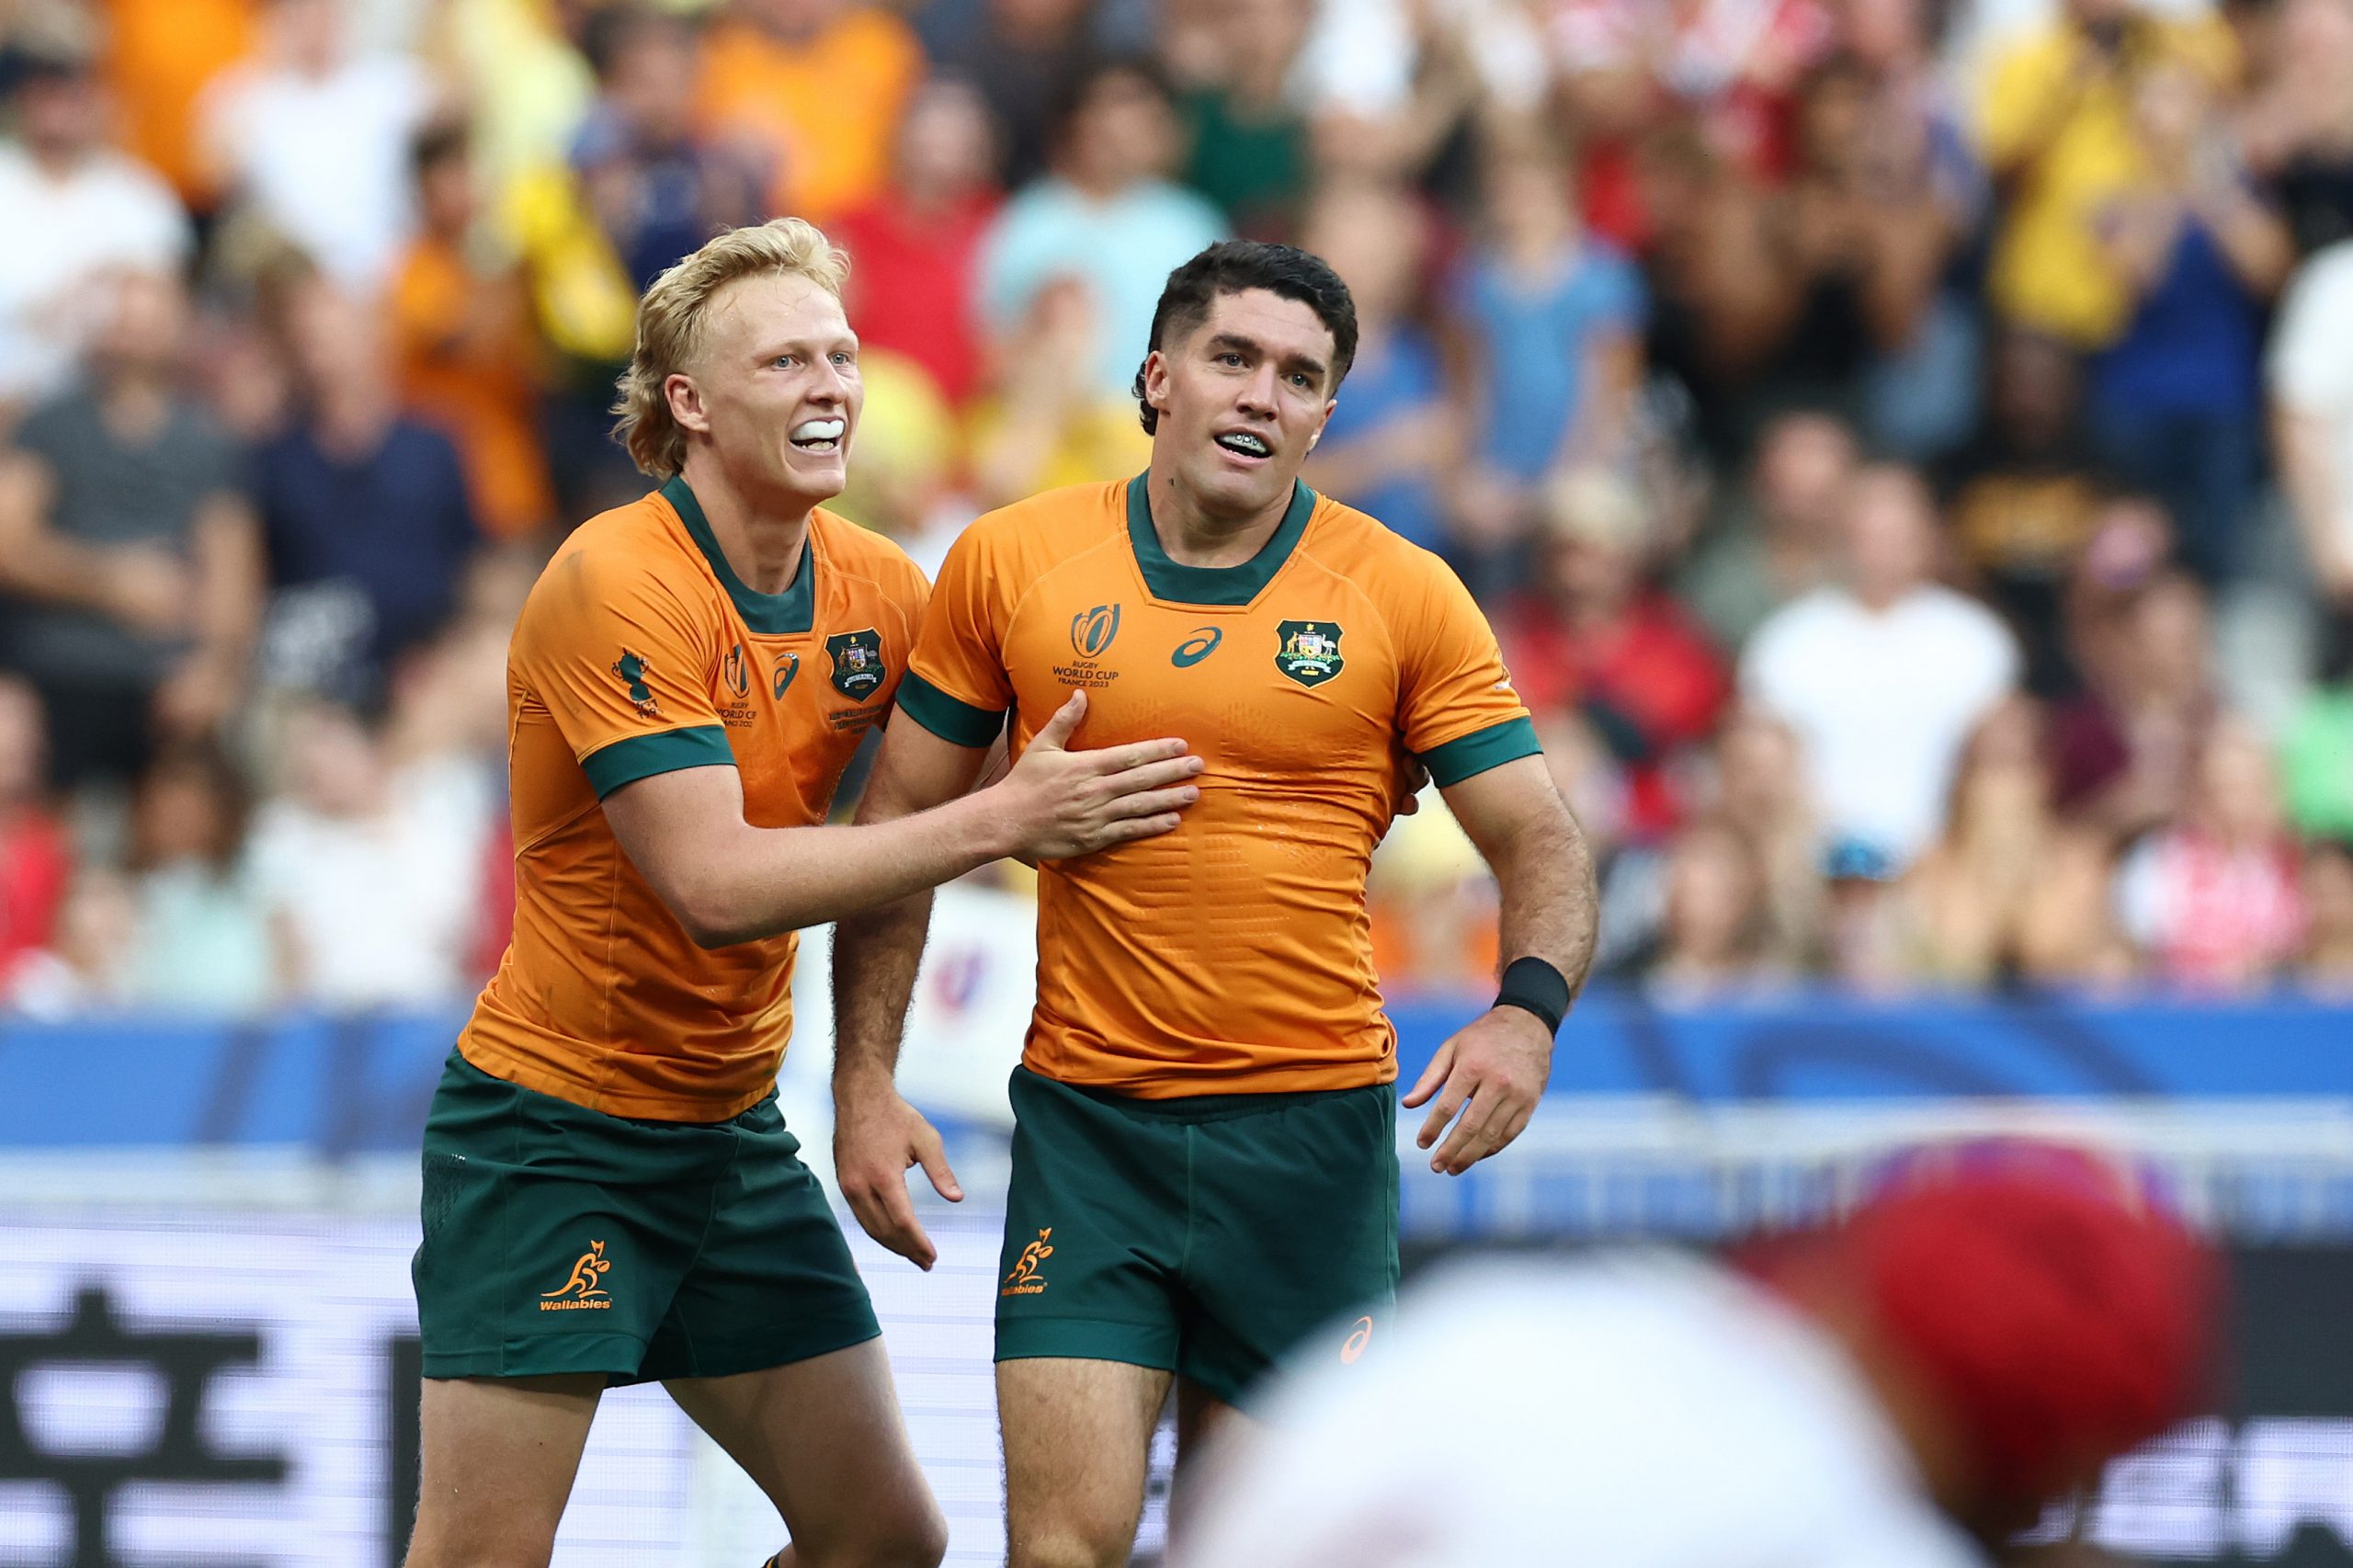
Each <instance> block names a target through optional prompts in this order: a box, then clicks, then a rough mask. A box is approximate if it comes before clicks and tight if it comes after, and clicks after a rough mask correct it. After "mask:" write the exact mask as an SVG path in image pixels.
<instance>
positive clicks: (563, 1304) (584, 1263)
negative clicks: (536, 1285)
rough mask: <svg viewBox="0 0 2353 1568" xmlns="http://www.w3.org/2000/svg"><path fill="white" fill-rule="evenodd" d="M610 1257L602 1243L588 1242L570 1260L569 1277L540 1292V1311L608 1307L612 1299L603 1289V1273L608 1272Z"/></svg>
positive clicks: (611, 1265) (609, 1269)
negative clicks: (584, 1247) (570, 1270)
mask: <svg viewBox="0 0 2353 1568" xmlns="http://www.w3.org/2000/svg"><path fill="white" fill-rule="evenodd" d="M612 1267H613V1260H612V1259H611V1258H609V1257H607V1256H605V1244H604V1243H602V1242H590V1243H589V1244H588V1250H587V1251H586V1252H584V1253H582V1254H581V1255H580V1256H578V1257H576V1258H574V1259H573V1262H572V1278H569V1279H566V1280H565V1281H564V1282H563V1284H562V1285H560V1286H558V1287H557V1288H556V1289H554V1290H548V1291H543V1292H542V1293H541V1294H540V1311H541V1312H565V1311H570V1310H577V1309H579V1308H582V1307H590V1308H596V1307H604V1308H609V1307H611V1306H612V1304H613V1299H612V1298H611V1297H610V1296H608V1295H607V1294H606V1293H605V1285H604V1279H605V1276H606V1275H608V1274H609V1273H611V1272H612Z"/></svg>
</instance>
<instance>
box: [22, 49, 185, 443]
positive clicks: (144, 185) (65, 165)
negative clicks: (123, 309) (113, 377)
mask: <svg viewBox="0 0 2353 1568" xmlns="http://www.w3.org/2000/svg"><path fill="white" fill-rule="evenodd" d="M92 42H93V40H91V39H90V38H89V37H88V36H87V33H86V31H85V29H83V28H74V27H72V26H71V25H70V17H69V23H68V24H66V25H62V26H61V27H60V28H55V29H52V28H33V29H30V30H29V31H28V33H27V34H26V35H24V36H21V37H19V38H18V40H17V62H18V74H17V86H16V91H15V93H14V95H13V101H12V102H11V103H10V105H9V108H11V109H13V111H14V113H13V117H12V118H13V119H14V121H15V126H14V131H15V134H14V135H12V136H10V137H9V138H8V139H7V140H6V141H5V142H0V233H4V234H6V236H7V243H6V244H5V245H0V424H5V423H6V420H7V419H8V418H9V417H12V416H13V415H15V414H17V413H19V412H21V411H22V405H23V404H25V403H28V402H31V401H34V400H37V399H40V398H42V397H46V396H49V395H51V393H54V392H58V391H60V390H61V389H63V386H64V385H65V383H66V381H68V380H69V379H70V378H71V376H72V374H73V371H74V362H75V360H76V359H77V358H79V357H80V355H81V353H82V350H83V349H84V347H85V346H86V344H87V342H88V340H89V338H90V337H91V335H93V334H95V333H96V332H97V329H98V327H99V325H100V311H99V309H97V308H94V297H96V298H98V299H102V298H103V296H102V295H99V294H98V292H97V290H92V289H91V288H90V287H89V283H90V278H91V277H92V275H94V274H97V273H101V272H105V271H108V270H109V269H112V268H117V267H137V268H141V269H143V270H154V271H165V270H173V269H176V268H177V267H179V266H180V265H181V264H182V263H183V262H184V261H185V260H186V259H187V257H188V249H189V232H188V216H187V214H186V213H184V212H183V211H182V210H180V204H179V200H178V199H177V198H176V197H175V196H174V195H173V194H172V189H171V187H169V186H167V185H165V183H164V182H163V180H162V179H160V178H158V177H157V176H156V175H155V173H154V171H153V170H152V169H149V168H147V167H145V166H144V165H140V164H136V163H133V162H132V161H131V159H129V158H127V157H125V156H123V155H122V154H121V153H118V152H116V151H114V150H113V148H111V147H110V146H109V145H108V142H107V131H108V104H107V101H106V97H105V95H104V94H103V93H102V92H101V91H100V89H99V86H98V83H97V78H96V76H95V75H94V74H93V72H94V69H95V65H94V61H93V55H92Z"/></svg>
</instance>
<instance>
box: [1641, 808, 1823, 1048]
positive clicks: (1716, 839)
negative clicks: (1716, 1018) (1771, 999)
mask: <svg viewBox="0 0 2353 1568" xmlns="http://www.w3.org/2000/svg"><path fill="white" fill-rule="evenodd" d="M1771 939H1772V921H1771V916H1770V912H1769V910H1768V906H1767V903H1766V899H1765V880H1764V875H1763V871H1762V869H1761V868H1760V867H1759V866H1758V865H1757V862H1756V851H1755V850H1754V849H1753V848H1752V847H1751V846H1750V845H1749V842H1748V840H1747V838H1746V837H1745V835H1743V834H1741V833H1740V832H1739V830H1737V829H1736V828H1733V827H1732V826H1731V825H1730V824H1725V823H1722V822H1717V821H1712V820H1708V819H1702V820H1701V821H1699V822H1696V823H1693V824H1690V825H1689V826H1688V827H1686V828H1684V829H1683V830H1682V832H1680V833H1678V834H1677V835H1676V837H1675V842H1674V846H1673V847H1672V848H1671V849H1669V850H1668V851H1667V858H1666V886H1665V910H1664V919H1663V920H1662V922H1661V926H1660V931H1659V949H1658V953H1657V956H1656V957H1655V958H1654V959H1653V960H1652V961H1651V963H1650V964H1649V966H1648V968H1647V971H1646V972H1645V975H1644V983H1645V984H1646V985H1647V986H1648V988H1649V989H1650V990H1651V991H1652V992H1653V993H1654V994H1657V995H1658V996H1659V997H1660V998H1661V999H1663V1000H1665V1001H1667V1002H1670V1003H1678V1004H1682V1005H1685V1006H1696V1005H1701V1004H1707V1003H1722V1002H1727V1001H1733V1000H1736V999H1738V998H1740V997H1742V996H1744V995H1754V994H1757V993H1758V992H1760V991H1762V990H1764V989H1767V988H1768V987H1770V986H1772V985H1775V984H1777V983H1786V982H1787V981H1788V980H1789V978H1790V975H1789V971H1787V970H1785V969H1784V968H1782V967H1781V966H1780V965H1779V963H1777V962H1775V961H1774V956H1773V954H1772V951H1771V946H1770V944H1771Z"/></svg>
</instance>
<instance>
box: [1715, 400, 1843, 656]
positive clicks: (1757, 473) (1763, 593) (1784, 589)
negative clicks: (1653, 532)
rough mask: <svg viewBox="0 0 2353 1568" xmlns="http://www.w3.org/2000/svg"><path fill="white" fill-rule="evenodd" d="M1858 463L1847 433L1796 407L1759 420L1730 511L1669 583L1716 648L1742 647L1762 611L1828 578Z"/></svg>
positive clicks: (1824, 417) (1733, 488)
mask: <svg viewBox="0 0 2353 1568" xmlns="http://www.w3.org/2000/svg"><path fill="white" fill-rule="evenodd" d="M1855 463H1856V450H1855V437H1854V434H1853V432H1852V431H1851V430H1849V429H1848V428H1847V426H1846V425H1845V424H1843V423H1842V422H1841V421H1839V420H1838V419H1836V418H1835V417H1834V416H1832V415H1828V414H1825V413H1821V412H1818V411H1812V410H1800V411H1795V412H1791V413H1787V414H1783V415H1779V416H1777V417H1776V418H1775V419H1773V421H1772V422H1771V423H1769V424H1768V425H1767V426H1765V429H1764V433H1763V434H1762V435H1761V436H1760V437H1758V439H1757V443H1756V455H1755V457H1754V458H1753V459H1751V460H1750V461H1749V463H1748V465H1747V473H1746V475H1745V479H1746V483H1739V482H1738V480H1739V477H1740V476H1738V475H1736V474H1733V475H1728V476H1727V477H1728V478H1729V479H1731V480H1733V483H1731V484H1730V485H1729V486H1728V488H1729V489H1730V490H1731V491H1732V494H1731V496H1730V497H1729V501H1730V505H1729V507H1728V508H1727V515H1726V516H1725V517H1723V518H1722V520H1721V521H1720V522H1718V523H1717V524H1716V525H1715V527H1714V528H1713V529H1712V531H1711V535H1710V537H1708V538H1707V539H1705V540H1702V541H1701V542H1700V544H1699V548H1698V549H1697V550H1695V551H1693V552H1692V553H1691V555H1690V556H1689V557H1688V560H1687V561H1686V562H1685V563H1684V565H1683V567H1682V569H1681V571H1680V572H1679V573H1678V574H1677V580H1676V584H1675V592H1676V597H1677V598H1678V599H1680V600H1682V601H1683V602H1684V603H1685V604H1686V605H1688V606H1689V607H1690V608H1691V610H1692V612H1693V613H1694V614H1695V615H1697V616H1698V617H1699V619H1700V620H1701V622H1703V623H1704V624H1705V625H1706V627H1707V628H1708V631H1710V632H1711V634H1713V636H1714V638H1715V640H1716V642H1717V643H1718V644H1719V645H1720V646H1722V647H1726V648H1739V647H1742V646H1744V645H1745V644H1746V642H1748V639H1749V638H1750V636H1751V635H1753V634H1754V633H1755V632H1756V628H1757V627H1758V626H1759V625H1761V624H1762V623H1763V622H1764V620H1765V618H1766V617H1767V616H1768V615H1770V614H1771V613H1772V612H1773V611H1775V610H1777V609H1779V608H1780V607H1781V606H1783V605H1785V604H1787V603H1789V602H1790V600H1791V599H1794V598H1796V597H1799V596H1800V595H1802V594H1806V593H1811V592H1812V591H1813V590H1814V589H1815V588H1818V587H1820V586H1821V585H1823V584H1824V583H1826V582H1828V581H1829V580H1830V577H1831V574H1832V573H1833V571H1834V569H1835V565H1836V557H1837V553H1838V516H1839V509H1840V507H1841V506H1843V505H1844V503H1845V500H1846V495H1847V485H1848V483H1850V482H1851V481H1852V480H1853V478H1854V473H1855Z"/></svg>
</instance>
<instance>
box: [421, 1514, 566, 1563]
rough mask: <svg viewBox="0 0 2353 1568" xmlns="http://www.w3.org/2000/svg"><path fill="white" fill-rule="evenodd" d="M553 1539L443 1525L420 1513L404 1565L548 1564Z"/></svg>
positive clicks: (552, 1549)
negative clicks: (441, 1526)
mask: <svg viewBox="0 0 2353 1568" xmlns="http://www.w3.org/2000/svg"><path fill="white" fill-rule="evenodd" d="M554 1555H555V1540H554V1539H553V1538H552V1537H550V1538H549V1539H547V1540H538V1539H536V1537H526V1536H521V1535H517V1534H515V1533H513V1532H511V1531H500V1530H495V1529H480V1530H472V1531H469V1530H465V1529H462V1528H440V1527H439V1522H438V1521H436V1520H433V1519H431V1518H429V1517H426V1516H425V1515H422V1514H420V1515H419V1516H418V1518H417V1521H416V1530H415V1534H414V1535H413V1536H412V1537H411V1538H410V1540H409V1547H408V1556H407V1558H406V1559H405V1560H404V1568H548V1561H549V1559H550V1558H551V1557H553V1556H554Z"/></svg>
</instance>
